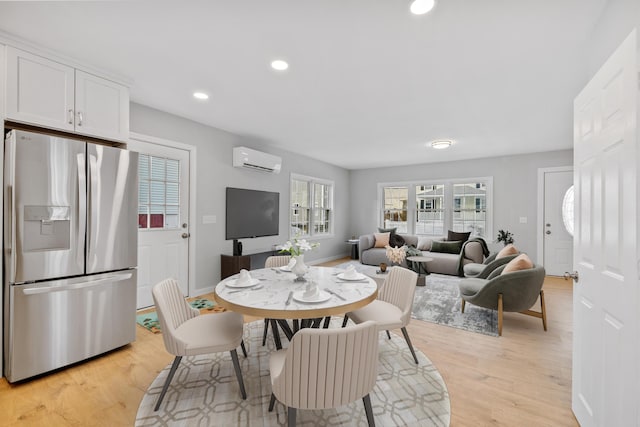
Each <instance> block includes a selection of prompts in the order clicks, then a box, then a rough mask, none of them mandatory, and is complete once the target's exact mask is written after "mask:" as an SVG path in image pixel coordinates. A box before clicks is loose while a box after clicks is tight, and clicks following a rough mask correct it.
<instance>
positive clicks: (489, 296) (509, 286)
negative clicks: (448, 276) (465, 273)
mask: <svg viewBox="0 0 640 427" xmlns="http://www.w3.org/2000/svg"><path fill="white" fill-rule="evenodd" d="M504 267H505V266H504V265H503V266H500V267H498V268H497V269H495V270H494V271H493V272H492V273H491V274H489V276H488V278H487V279H478V278H467V279H463V280H461V281H460V284H459V285H458V286H459V289H460V297H461V298H462V307H461V311H462V312H463V313H464V308H465V304H466V303H467V302H468V303H470V304H473V305H477V306H479V307H484V308H489V309H491V310H498V335H502V314H503V312H505V311H512V312H515V311H518V312H520V313H522V314H526V315H529V316H534V317H538V318H540V319H542V327H543V328H544V330H545V331H546V330H547V314H546V308H545V305H544V291H543V290H542V285H543V283H544V277H545V270H544V267H542V266H539V265H535V266H534V267H533V268H530V269H527V270H519V271H513V272H510V273H505V274H501V273H502V270H504ZM538 296H540V307H541V311H540V312H537V311H532V310H529V309H530V308H531V307H533V305H534V304H535V303H536V301H537V299H538Z"/></svg>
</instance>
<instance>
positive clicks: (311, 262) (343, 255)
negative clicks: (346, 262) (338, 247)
mask: <svg viewBox="0 0 640 427" xmlns="http://www.w3.org/2000/svg"><path fill="white" fill-rule="evenodd" d="M348 256H349V253H348V252H347V253H344V254H342V255H335V256H331V257H327V258H320V259H314V260H313V261H307V260H305V261H304V262H305V264H308V265H318V264H323V263H325V262H329V261H335V260H337V259H341V258H345V257H348Z"/></svg>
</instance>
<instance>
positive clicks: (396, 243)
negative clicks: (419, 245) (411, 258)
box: [389, 233, 405, 248]
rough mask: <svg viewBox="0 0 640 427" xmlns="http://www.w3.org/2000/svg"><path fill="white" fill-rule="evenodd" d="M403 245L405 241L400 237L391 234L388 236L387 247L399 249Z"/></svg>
mask: <svg viewBox="0 0 640 427" xmlns="http://www.w3.org/2000/svg"><path fill="white" fill-rule="evenodd" d="M404 244H405V241H404V239H403V238H402V236H401V235H399V234H395V233H391V235H390V236H389V246H391V247H394V248H395V247H398V248H401V247H402V246H404Z"/></svg>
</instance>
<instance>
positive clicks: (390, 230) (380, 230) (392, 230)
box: [378, 227, 398, 235]
mask: <svg viewBox="0 0 640 427" xmlns="http://www.w3.org/2000/svg"><path fill="white" fill-rule="evenodd" d="M397 229H398V227H391V228H382V227H378V233H390V234H391V235H393V234H396V230H397Z"/></svg>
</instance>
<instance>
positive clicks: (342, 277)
mask: <svg viewBox="0 0 640 427" xmlns="http://www.w3.org/2000/svg"><path fill="white" fill-rule="evenodd" d="M366 278H367V276H365V275H364V274H362V273H357V272H356V275H355V276H353V277H347V276H345V275H344V273H340V274H338V279H340V280H364V279H366Z"/></svg>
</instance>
